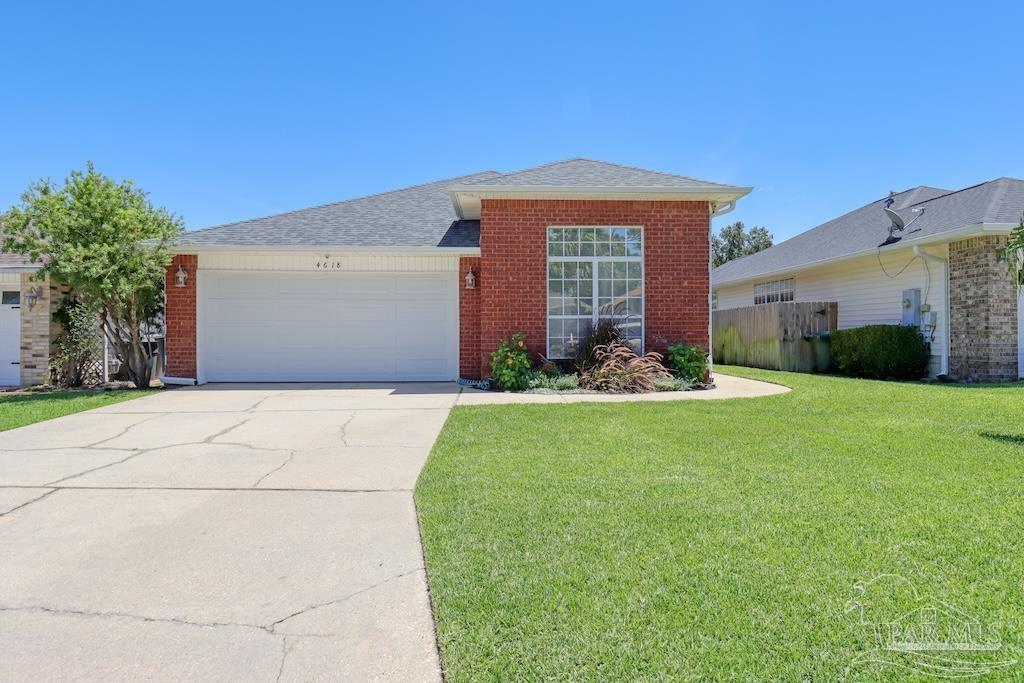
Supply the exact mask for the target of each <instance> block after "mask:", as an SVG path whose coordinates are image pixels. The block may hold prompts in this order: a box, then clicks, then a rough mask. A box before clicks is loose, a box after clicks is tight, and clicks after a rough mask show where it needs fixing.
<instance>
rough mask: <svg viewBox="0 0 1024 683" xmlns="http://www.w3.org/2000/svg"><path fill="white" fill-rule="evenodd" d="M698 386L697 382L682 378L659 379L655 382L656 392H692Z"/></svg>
mask: <svg viewBox="0 0 1024 683" xmlns="http://www.w3.org/2000/svg"><path fill="white" fill-rule="evenodd" d="M696 385H697V382H696V381H694V380H692V379H683V378H682V377H658V378H657V379H655V380H654V390H655V391H690V390H691V389H693V388H694V387H695V386H696Z"/></svg>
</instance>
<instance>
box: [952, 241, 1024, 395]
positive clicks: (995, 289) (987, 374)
mask: <svg viewBox="0 0 1024 683" xmlns="http://www.w3.org/2000/svg"><path fill="white" fill-rule="evenodd" d="M1005 247H1006V237H1003V236H999V235H991V236H985V237H974V238H971V239H967V240H960V241H959V242H951V243H950V245H949V317H950V321H949V374H950V376H951V377H954V378H956V379H962V380H970V381H978V382H995V381H1004V380H1014V379H1017V362H1018V359H1017V332H1018V330H1017V325H1018V321H1017V289H1016V287H1014V284H1013V279H1012V278H1011V276H1010V270H1009V268H1008V267H1007V264H1006V261H1005V259H1004V257H1003V249H1004V248H1005Z"/></svg>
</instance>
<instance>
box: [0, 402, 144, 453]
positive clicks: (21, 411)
mask: <svg viewBox="0 0 1024 683" xmlns="http://www.w3.org/2000/svg"><path fill="white" fill-rule="evenodd" d="M151 393H153V391H128V390H126V391H121V390H117V391H53V392H38V393H28V394H0V432H2V431H4V430H6V429H14V428H15V427H22V426H24V425H28V424H32V423H33V422H42V421H43V420H52V419H53V418H55V417H61V416H63V415H70V414H71V413H80V412H82V411H83V410H91V409H93V408H102V407H103V406H106V405H110V404H112V403H120V402H121V401H127V400H129V399H133V398H139V397H140V396H146V395H147V394H151ZM2 443H3V441H2V440H0V445H2Z"/></svg>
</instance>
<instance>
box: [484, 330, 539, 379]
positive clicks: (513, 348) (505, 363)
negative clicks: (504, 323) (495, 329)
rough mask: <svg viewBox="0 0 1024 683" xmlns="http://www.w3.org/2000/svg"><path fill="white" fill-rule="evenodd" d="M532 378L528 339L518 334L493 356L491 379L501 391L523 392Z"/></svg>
mask: <svg viewBox="0 0 1024 683" xmlns="http://www.w3.org/2000/svg"><path fill="white" fill-rule="evenodd" d="M529 376H530V357H529V356H528V355H527V353H526V337H525V336H524V335H523V333H522V332H516V333H515V334H513V335H512V338H511V339H506V340H504V341H502V342H501V344H499V345H498V348H497V349H496V350H495V351H494V353H492V354H491V379H492V380H493V381H494V383H495V384H497V385H498V387H500V388H501V389H511V390H522V389H525V388H526V383H527V380H528V378H529Z"/></svg>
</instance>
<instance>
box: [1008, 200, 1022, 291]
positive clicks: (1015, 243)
mask: <svg viewBox="0 0 1024 683" xmlns="http://www.w3.org/2000/svg"><path fill="white" fill-rule="evenodd" d="M1006 262H1007V263H1009V264H1010V275H1012V276H1013V281H1014V282H1015V283H1016V284H1017V286H1018V287H1022V286H1024V215H1022V216H1021V217H1020V225H1018V226H1017V227H1016V228H1014V229H1013V230H1012V231H1011V232H1010V241H1009V242H1008V243H1007V245H1006Z"/></svg>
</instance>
